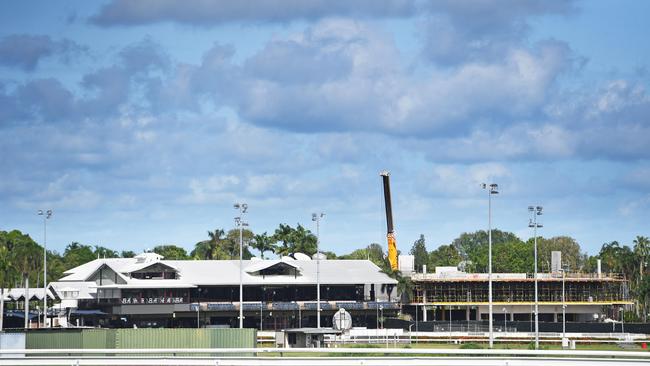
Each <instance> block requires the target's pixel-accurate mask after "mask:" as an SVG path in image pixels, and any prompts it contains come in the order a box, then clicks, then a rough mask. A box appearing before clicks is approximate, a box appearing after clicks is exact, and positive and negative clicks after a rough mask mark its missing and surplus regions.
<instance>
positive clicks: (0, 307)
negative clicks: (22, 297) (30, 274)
mask: <svg viewBox="0 0 650 366" xmlns="http://www.w3.org/2000/svg"><path fill="white" fill-rule="evenodd" d="M0 234H2V233H1V232H0ZM13 259H14V258H12V251H10V250H9V248H7V245H6V243H2V242H0V332H2V329H3V325H4V324H3V319H4V308H5V296H4V289H5V288H7V289H9V290H11V286H12V284H13V283H14V282H15V281H16V279H17V278H18V273H17V272H16V268H15V267H14V265H13Z"/></svg>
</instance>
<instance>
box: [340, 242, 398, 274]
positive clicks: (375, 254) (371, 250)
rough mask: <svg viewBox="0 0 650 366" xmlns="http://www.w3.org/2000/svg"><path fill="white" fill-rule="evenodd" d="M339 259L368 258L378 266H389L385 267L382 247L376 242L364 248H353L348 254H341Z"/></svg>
mask: <svg viewBox="0 0 650 366" xmlns="http://www.w3.org/2000/svg"><path fill="white" fill-rule="evenodd" d="M339 259H370V261H372V262H373V263H374V264H376V265H377V266H378V267H379V268H390V266H388V267H386V262H387V260H386V255H385V254H384V248H383V247H382V246H381V245H379V244H377V243H372V244H370V245H368V246H367V247H365V248H364V249H357V250H354V251H352V253H350V254H344V255H341V256H339Z"/></svg>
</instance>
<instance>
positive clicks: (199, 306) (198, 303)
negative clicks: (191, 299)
mask: <svg viewBox="0 0 650 366" xmlns="http://www.w3.org/2000/svg"><path fill="white" fill-rule="evenodd" d="M200 311H201V302H200V301H197V302H196V328H197V329H198V328H201V321H200V319H199V312H200Z"/></svg>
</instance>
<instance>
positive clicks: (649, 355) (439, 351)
mask: <svg viewBox="0 0 650 366" xmlns="http://www.w3.org/2000/svg"><path fill="white" fill-rule="evenodd" d="M163 353H164V354H197V353H203V354H205V353H208V354H220V355H224V354H242V353H245V354H256V355H264V354H272V353H282V354H287V353H326V354H330V355H337V354H351V353H353V354H359V355H363V354H393V355H430V356H452V355H453V356H458V355H461V356H521V357H529V356H563V357H565V356H574V357H607V358H612V357H619V358H630V357H637V358H644V359H650V352H640V351H592V350H585V351H582V350H523V349H520V350H517V349H455V348H452V349H444V348H436V349H410V348H126V349H114V348H110V349H103V348H101V349H99V348H98V349H0V355H2V354H9V355H15V354H25V355H41V354H48V355H52V354H61V355H71V354H75V355H80V354H84V355H93V354H111V355H118V354H120V355H123V354H130V355H135V354H141V355H142V354H163ZM136 357H137V356H136Z"/></svg>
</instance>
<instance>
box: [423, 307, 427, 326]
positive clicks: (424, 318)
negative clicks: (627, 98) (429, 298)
mask: <svg viewBox="0 0 650 366" xmlns="http://www.w3.org/2000/svg"><path fill="white" fill-rule="evenodd" d="M422 321H423V322H426V321H427V307H426V305H423V306H422Z"/></svg>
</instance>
